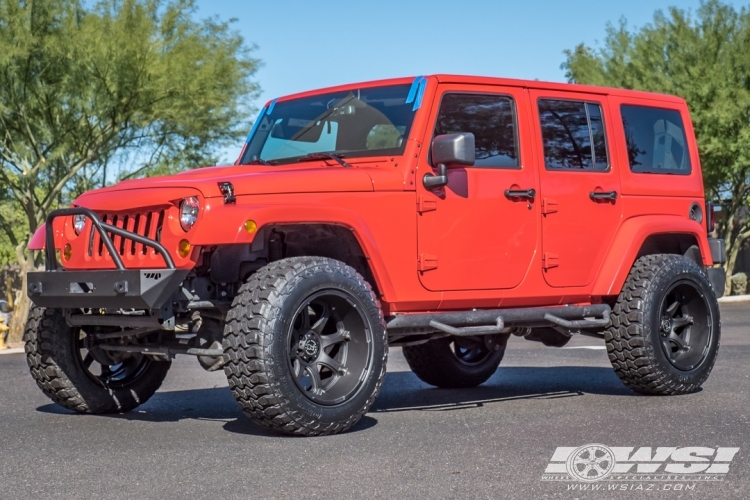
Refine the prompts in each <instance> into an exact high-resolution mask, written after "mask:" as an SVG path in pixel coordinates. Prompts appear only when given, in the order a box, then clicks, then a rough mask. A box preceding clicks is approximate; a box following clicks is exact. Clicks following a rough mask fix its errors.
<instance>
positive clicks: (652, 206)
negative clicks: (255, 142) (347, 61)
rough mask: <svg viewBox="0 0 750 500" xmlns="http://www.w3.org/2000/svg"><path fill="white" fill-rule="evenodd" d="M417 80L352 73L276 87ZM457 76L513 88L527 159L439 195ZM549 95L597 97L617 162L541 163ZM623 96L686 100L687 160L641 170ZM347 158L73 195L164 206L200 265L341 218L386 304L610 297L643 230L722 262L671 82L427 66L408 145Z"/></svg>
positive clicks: (462, 86) (670, 102) (637, 100)
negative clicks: (607, 195)
mask: <svg viewBox="0 0 750 500" xmlns="http://www.w3.org/2000/svg"><path fill="white" fill-rule="evenodd" d="M411 81H412V79H411V78H403V79H394V80H386V81H379V82H371V83H368V84H356V85H350V86H342V87H337V88H336V89H324V90H319V91H314V92H309V93H306V94H299V95H295V96H289V97H286V98H281V99H279V101H280V102H283V101H284V100H286V99H290V98H297V97H301V96H303V95H312V94H315V93H318V92H330V91H331V90H343V89H347V88H363V87H367V86H376V85H386V84H404V83H411ZM448 91H453V92H455V91H461V92H482V93H499V94H505V95H511V96H512V97H513V98H514V100H515V102H516V105H517V113H518V117H517V119H518V123H517V127H518V133H519V138H520V157H521V168H520V169H489V168H485V169H481V168H461V169H451V170H450V171H449V184H448V186H447V187H446V189H445V195H444V196H438V195H437V194H436V193H435V192H434V191H431V190H428V189H425V188H424V187H423V186H422V182H421V179H422V177H423V176H424V175H425V174H426V173H432V172H433V171H434V169H433V167H432V166H431V165H430V164H429V163H428V150H429V145H430V141H431V139H432V131H433V129H434V122H435V118H436V114H437V111H438V107H439V103H440V98H441V96H442V95H443V94H444V93H445V92H448ZM539 97H550V98H565V99H580V100H586V101H589V102H596V103H599V104H600V105H601V107H602V111H603V115H604V116H603V118H604V124H605V130H606V136H607V144H608V151H609V157H610V164H611V168H610V170H609V171H607V172H598V171H581V172H569V171H549V170H546V169H545V167H544V159H543V151H542V143H541V129H540V126H539V118H538V112H537V106H536V105H535V103H536V99H537V98H539ZM621 104H639V105H651V106H658V107H661V108H667V109H673V110H676V111H678V112H679V113H680V114H681V116H682V120H683V123H684V124H685V129H686V134H687V138H688V149H689V153H690V159H691V163H692V172H691V174H690V175H685V176H669V175H659V174H637V173H633V172H631V170H630V168H629V165H628V157H627V151H626V146H625V137H624V131H623V126H622V120H621V119H620V115H619V113H620V111H619V109H620V105H621ZM347 161H349V163H351V164H352V165H353V166H354V168H342V167H341V166H339V165H338V164H335V163H334V162H332V161H315V162H308V163H303V164H295V165H282V166H274V167H265V166H255V165H253V166H249V165H234V166H223V167H212V168H203V169H198V170H192V171H188V172H184V173H182V174H178V175H174V176H170V177H161V178H149V179H141V180H134V181H127V182H122V183H119V184H117V185H115V186H112V187H109V188H105V189H100V190H96V191H92V192H89V193H86V194H84V195H82V196H81V197H79V198H78V199H77V200H76V201H75V205H76V206H85V207H89V208H92V209H94V210H96V211H97V212H98V213H100V214H108V216H109V217H110V219H109V221H110V222H111V220H112V219H111V217H112V216H113V215H117V216H118V222H117V224H118V225H123V221H124V217H125V216H126V215H128V219H127V225H126V226H125V228H126V229H130V230H134V229H139V228H140V232H141V234H143V231H144V230H145V225H146V223H147V220H146V219H147V216H146V215H145V214H147V213H149V212H150V213H152V214H157V215H153V216H152V218H155V217H157V216H158V214H160V213H162V212H163V217H164V219H163V226H162V233H161V242H162V244H164V245H165V247H167V249H168V250H169V251H170V252H172V253H173V256H174V258H175V264H176V265H177V267H179V268H191V267H193V266H195V265H196V263H198V262H199V261H200V259H201V249H203V248H206V247H209V246H217V245H224V244H232V243H250V242H251V241H252V239H253V235H250V234H248V233H247V232H246V231H245V230H244V228H243V224H244V222H245V221H246V220H248V219H252V220H254V221H256V222H257V224H258V227H259V228H261V227H263V226H265V225H269V224H288V223H330V224H335V225H340V226H345V227H347V228H349V229H351V230H352V231H353V234H354V235H355V237H356V239H357V241H358V242H359V244H360V246H361V247H362V249H363V252H364V254H365V255H366V257H367V258H368V262H369V265H370V268H371V271H372V274H373V276H374V278H375V281H376V285H377V289H378V291H379V292H380V294H381V301H382V304H383V306H384V310H385V312H386V314H390V313H393V312H422V311H430V310H460V309H468V308H496V307H521V306H537V305H557V304H574V303H579V304H585V303H597V302H601V301H602V300H604V299H605V298H606V297H609V296H614V295H617V294H618V293H619V291H620V289H621V287H622V284H623V283H624V281H625V278H626V276H627V274H628V272H629V270H630V268H631V266H632V264H633V262H634V261H635V259H636V256H637V254H638V252H639V250H640V249H641V245H642V243H643V241H644V240H645V239H646V238H647V237H648V236H650V235H653V234H683V235H690V236H691V237H692V238H694V240H695V244H696V245H697V246H698V248H699V249H700V254H701V258H702V259H703V264H704V265H707V266H708V265H711V264H712V260H711V254H710V250H709V247H708V241H707V237H706V227H705V222H703V223H701V224H699V223H697V222H695V221H693V220H691V219H690V218H689V217H688V212H689V207H690V205H691V204H692V203H694V202H698V203H700V204H701V206H703V203H704V200H703V183H702V178H701V169H700V162H699V158H698V150H697V147H696V144H695V139H694V133H693V129H692V124H691V122H690V117H689V113H688V109H687V106H686V103H685V101H684V100H682V99H679V98H676V97H672V96H665V95H656V94H649V93H644V92H634V91H625V90H617V89H607V88H599V87H587V86H579V85H567V84H553V83H542V82H536V81H520V80H508V79H496V78H479V77H463V76H450V75H436V76H430V77H428V78H427V86H426V91H425V94H424V98H423V102H422V106H421V107H420V109H419V110H418V111H417V113H416V116H415V121H414V124H413V126H412V129H411V134H410V136H409V137H408V141H407V146H406V149H405V152H404V154H403V155H402V156H395V157H369V158H352V159H347ZM218 181H230V182H232V184H233V185H234V190H235V194H236V196H237V200H236V203H235V204H230V205H225V204H224V200H223V197H222V194H221V192H220V191H219V188H218V185H217V182H218ZM528 188H533V189H535V190H536V192H537V196H536V198H535V199H534V201H533V202H531V203H530V204H529V203H528V202H527V201H526V200H521V201H513V200H510V199H508V198H506V197H505V196H503V192H504V190H506V189H528ZM591 191H617V193H618V198H617V200H616V201H615V202H614V203H601V202H595V201H592V200H591V199H590V198H589V192H591ZM187 196H197V197H198V198H199V200H200V202H201V206H202V210H201V212H200V218H199V220H198V222H197V224H196V225H195V227H194V228H193V229H192V230H191V231H189V232H187V233H185V232H184V231H183V230H182V229H181V228H180V224H179V221H178V213H177V212H178V208H177V206H178V204H179V202H180V200H182V199H183V198H185V197H187ZM529 205H530V207H529ZM545 212H546V213H545ZM138 214H140V216H139V217H138V219H137V220H136V215H138ZM136 223H137V224H138V226H136ZM89 224H90V223H89ZM55 226H56V227H55V234H56V238H55V246H56V247H57V248H62V246H63V245H64V244H66V243H70V245H71V246H72V250H73V252H72V258H71V259H70V260H69V261H64V262H63V265H64V266H65V267H66V268H68V269H104V268H111V267H113V264H112V260H111V258H110V257H109V256H108V255H107V254H106V250H105V251H104V252H103V254H102V255H101V256H100V255H99V252H98V249H97V248H96V247H97V245H98V242H97V241H94V242H93V244H94V247H95V248H94V251H93V255H91V256H89V255H88V251H87V249H88V245H89V238H88V228H87V229H85V230H84V231H83V232H82V235H81V236H78V237H76V235H75V233H74V231H73V230H72V227H71V220H70V218H64V219H63V218H60V219H57V220H56V222H55ZM155 227H156V226H155V225H153V227H152V229H151V231H150V232H151V233H153V230H155V229H153V228H155ZM42 233H43V232H42V231H41V230H40V231H38V232H37V235H36V236H35V238H34V240H33V241H32V245H31V247H32V248H41V247H42V246H43V235H42ZM255 234H257V233H255ZM150 236H152V237H153V234H150ZM182 239H187V240H188V241H190V243H191V244H192V246H193V250H192V253H191V254H190V255H189V256H188V257H187V258H180V257H179V255H178V254H177V251H176V250H177V245H178V244H179V241H180V240H182ZM114 244H115V246H116V247H117V248H120V247H121V246H122V245H124V246H126V247H131V245H132V243H131V242H125V243H121V242H120V241H119V239H118V238H115V240H114ZM121 253H123V255H124V259H123V260H124V263H125V266H126V267H128V268H156V267H162V266H163V265H164V262H163V259H162V258H161V257H159V256H158V255H155V254H154V253H153V252H152V251H151V250H147V251H146V252H145V253H144V251H143V249H142V247H141V246H140V245H132V247H131V248H123V252H121ZM420 269H422V270H420Z"/></svg>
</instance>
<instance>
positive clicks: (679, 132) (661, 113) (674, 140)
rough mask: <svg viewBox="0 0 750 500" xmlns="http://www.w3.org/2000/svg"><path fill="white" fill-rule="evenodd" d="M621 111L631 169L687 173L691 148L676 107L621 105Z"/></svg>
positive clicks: (637, 171) (657, 172)
mask: <svg viewBox="0 0 750 500" xmlns="http://www.w3.org/2000/svg"><path fill="white" fill-rule="evenodd" d="M620 113H621V115H622V125H623V128H624V129H625V144H626V146H627V151H628V161H629V162H630V170H632V171H633V172H636V173H646V174H675V175H689V174H690V172H691V165H690V152H689V149H688V141H687V135H686V134H685V126H684V124H683V122H682V116H681V115H680V112H679V111H675V110H672V109H661V108H650V107H646V106H633V105H623V106H622V107H621V108H620Z"/></svg>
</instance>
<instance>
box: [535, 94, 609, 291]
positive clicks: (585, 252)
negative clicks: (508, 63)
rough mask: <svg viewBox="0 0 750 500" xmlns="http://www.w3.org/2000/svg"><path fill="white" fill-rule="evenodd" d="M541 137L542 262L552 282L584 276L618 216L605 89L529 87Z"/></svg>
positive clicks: (587, 279)
mask: <svg viewBox="0 0 750 500" xmlns="http://www.w3.org/2000/svg"><path fill="white" fill-rule="evenodd" d="M530 96H531V103H532V106H531V107H532V108H533V109H534V113H535V115H536V120H535V127H536V134H537V137H538V138H539V140H537V141H535V143H536V144H537V148H538V150H537V153H538V154H537V157H538V158H540V165H539V171H540V174H541V175H540V177H541V186H540V196H541V198H540V200H539V202H540V204H541V209H542V214H543V215H542V266H543V269H544V278H545V280H546V281H547V283H548V284H549V285H550V286H553V287H574V286H586V285H588V284H590V283H591V282H592V281H593V280H594V277H595V276H596V273H597V272H598V270H599V267H600V266H601V264H602V262H603V260H604V257H605V255H606V252H607V250H608V248H609V245H610V243H611V242H612V239H613V238H614V235H615V232H616V231H617V228H618V227H619V224H620V219H621V217H622V200H621V193H620V178H619V174H618V172H617V168H618V165H617V164H616V162H615V161H614V159H615V158H616V155H615V154H614V151H612V142H613V141H611V140H608V138H611V137H612V127H611V124H612V118H611V116H610V115H609V113H608V107H607V99H606V96H600V95H583V94H578V93H565V92H547V91H531V92H530Z"/></svg>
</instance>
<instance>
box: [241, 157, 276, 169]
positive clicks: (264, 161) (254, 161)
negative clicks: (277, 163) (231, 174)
mask: <svg viewBox="0 0 750 500" xmlns="http://www.w3.org/2000/svg"><path fill="white" fill-rule="evenodd" d="M243 165H268V166H269V167H273V166H274V164H273V163H271V162H269V161H266V160H261V159H260V158H258V159H257V160H251V161H249V162H247V163H243Z"/></svg>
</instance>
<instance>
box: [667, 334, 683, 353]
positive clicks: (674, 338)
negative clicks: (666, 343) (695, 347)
mask: <svg viewBox="0 0 750 500" xmlns="http://www.w3.org/2000/svg"><path fill="white" fill-rule="evenodd" d="M668 338H669V340H670V341H672V342H674V343H675V344H677V347H679V348H680V350H681V351H684V350H685V348H686V347H687V344H686V343H685V340H684V339H683V338H682V337H680V336H679V335H677V334H676V333H674V331H673V332H672V333H670V334H669V337H668Z"/></svg>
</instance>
